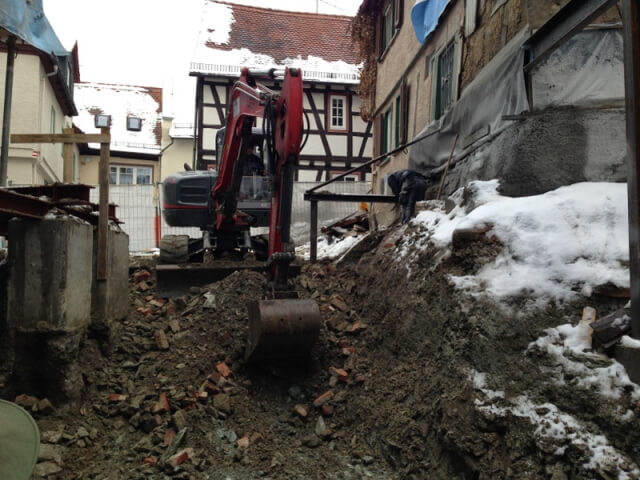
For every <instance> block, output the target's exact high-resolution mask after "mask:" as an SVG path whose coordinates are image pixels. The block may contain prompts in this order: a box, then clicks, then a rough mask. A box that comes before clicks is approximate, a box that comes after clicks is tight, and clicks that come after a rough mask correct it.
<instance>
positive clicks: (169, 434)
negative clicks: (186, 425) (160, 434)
mask: <svg viewBox="0 0 640 480" xmlns="http://www.w3.org/2000/svg"><path fill="white" fill-rule="evenodd" d="M174 438H176V431H175V430H174V429H173V428H167V430H166V431H165V432H164V440H163V444H164V445H165V446H167V447H168V446H169V445H171V442H173V439H174Z"/></svg>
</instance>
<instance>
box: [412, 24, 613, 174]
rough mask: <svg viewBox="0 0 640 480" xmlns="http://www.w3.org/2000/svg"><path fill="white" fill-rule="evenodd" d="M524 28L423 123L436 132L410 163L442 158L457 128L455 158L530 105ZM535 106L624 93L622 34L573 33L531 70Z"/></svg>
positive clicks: (432, 164)
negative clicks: (453, 98) (440, 111)
mask: <svg viewBox="0 0 640 480" xmlns="http://www.w3.org/2000/svg"><path fill="white" fill-rule="evenodd" d="M528 36H529V32H528V31H527V30H524V31H522V32H520V33H519V34H518V35H517V36H516V37H515V38H513V39H512V40H511V42H509V43H508V44H507V45H506V46H505V47H504V48H503V49H502V50H501V51H500V52H499V53H498V55H497V56H496V57H494V58H493V60H491V62H489V63H488V64H487V65H486V66H485V67H484V68H483V69H482V71H481V72H480V73H479V74H478V76H477V77H476V78H475V79H474V80H473V81H472V82H471V83H470V84H469V85H468V86H467V88H465V90H464V91H463V92H462V95H461V96H460V99H459V100H458V101H457V102H456V103H455V104H454V105H453V106H452V107H451V109H450V110H449V111H447V113H446V114H445V115H444V116H443V117H442V119H441V120H440V122H434V123H433V124H432V125H429V126H428V127H426V128H425V129H423V130H422V131H421V132H420V133H419V134H418V135H416V138H419V137H420V136H422V135H424V134H425V133H427V132H428V131H430V130H434V129H437V128H438V127H441V128H442V131H441V132H440V133H437V134H435V135H432V136H431V137H428V138H427V139H425V140H423V141H420V142H418V143H417V144H415V145H414V146H413V147H412V148H411V153H410V157H409V168H412V169H415V170H417V171H419V172H423V173H426V172H428V171H429V170H431V169H434V168H437V167H440V166H442V165H443V164H444V163H446V161H447V159H448V157H449V154H450V152H451V147H452V145H453V141H454V138H455V136H456V133H459V134H460V137H459V139H458V144H457V146H456V150H455V153H454V157H455V158H460V157H461V156H463V155H464V153H465V150H473V144H474V142H478V141H484V140H486V139H487V136H490V138H491V137H494V136H495V135H497V134H498V133H500V132H501V131H502V130H504V129H505V128H506V127H508V126H509V125H510V124H512V123H513V122H512V121H508V120H504V119H503V115H517V114H520V113H522V112H524V111H527V110H528V109H529V106H528V102H527V96H526V88H525V80H524V71H523V65H524V49H523V48H521V47H522V45H523V44H524V43H525V41H526V40H527V38H528ZM532 81H533V105H534V108H535V109H536V110H542V109H545V108H550V107H557V106H570V105H571V106H588V105H597V104H601V103H607V102H611V101H619V100H622V99H624V62H623V50H622V36H621V33H620V31H619V30H616V29H594V30H587V31H583V32H581V33H578V34H576V35H575V36H574V37H572V38H571V39H570V40H569V41H568V42H567V43H565V44H564V45H562V46H561V47H560V48H558V49H557V50H556V51H555V52H554V53H553V54H552V55H551V56H550V57H549V58H548V59H547V60H545V61H544V62H542V63H541V64H540V65H539V66H538V67H537V68H536V69H535V70H534V71H533V72H532Z"/></svg>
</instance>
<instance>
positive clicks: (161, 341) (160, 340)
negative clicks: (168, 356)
mask: <svg viewBox="0 0 640 480" xmlns="http://www.w3.org/2000/svg"><path fill="white" fill-rule="evenodd" d="M153 337H154V338H155V339H156V345H157V346H158V349H160V350H168V349H169V341H168V340H167V335H166V334H165V333H164V330H156V333H154V335H153Z"/></svg>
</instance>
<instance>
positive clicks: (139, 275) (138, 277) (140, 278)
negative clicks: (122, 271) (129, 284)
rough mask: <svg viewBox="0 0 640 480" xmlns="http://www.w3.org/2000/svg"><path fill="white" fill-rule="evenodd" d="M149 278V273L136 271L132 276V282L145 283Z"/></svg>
mask: <svg viewBox="0 0 640 480" xmlns="http://www.w3.org/2000/svg"><path fill="white" fill-rule="evenodd" d="M150 278H151V273H150V272H148V271H147V270H138V271H137V272H136V273H134V274H133V281H134V282H135V283H140V282H145V281H147V280H149V279H150Z"/></svg>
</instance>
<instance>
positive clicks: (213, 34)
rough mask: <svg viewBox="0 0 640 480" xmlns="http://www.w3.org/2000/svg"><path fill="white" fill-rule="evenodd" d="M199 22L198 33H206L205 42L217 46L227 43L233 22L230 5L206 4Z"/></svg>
mask: <svg viewBox="0 0 640 480" xmlns="http://www.w3.org/2000/svg"><path fill="white" fill-rule="evenodd" d="M201 20H202V21H201V25H200V31H201V32H206V36H205V37H204V38H205V41H206V42H211V43H216V44H218V45H226V44H228V43H229V37H230V34H231V25H233V23H234V22H235V19H234V18H233V9H232V8H231V5H223V4H220V3H214V2H207V4H206V8H205V9H204V10H203V12H202V19H201Z"/></svg>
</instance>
